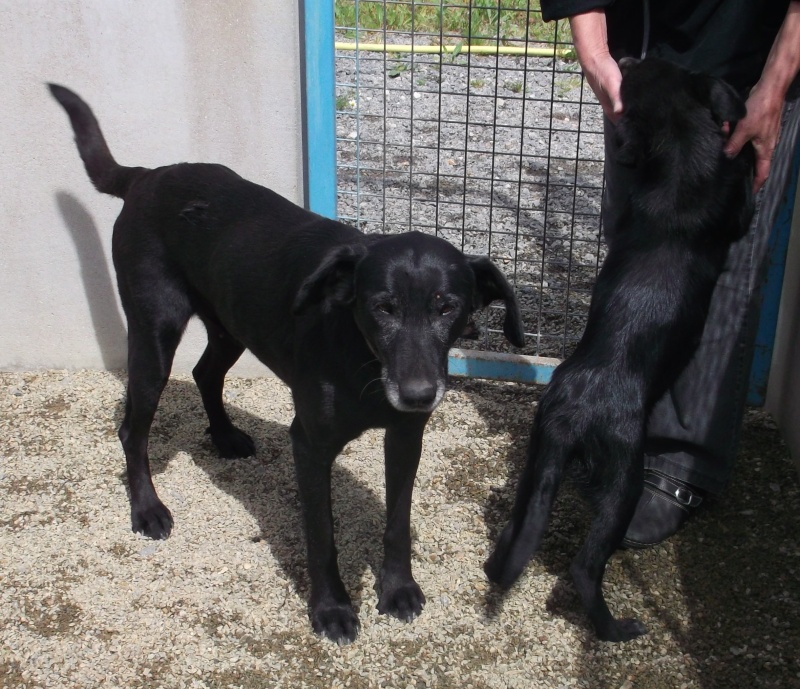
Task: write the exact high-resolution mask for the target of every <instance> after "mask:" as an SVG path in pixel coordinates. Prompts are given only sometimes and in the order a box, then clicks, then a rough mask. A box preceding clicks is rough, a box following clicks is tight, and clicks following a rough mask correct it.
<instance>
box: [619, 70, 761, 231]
mask: <svg viewBox="0 0 800 689" xmlns="http://www.w3.org/2000/svg"><path fill="white" fill-rule="evenodd" d="M619 66H620V71H621V72H622V86H621V97H622V103H623V107H624V109H623V114H622V117H621V119H620V120H619V122H618V123H617V125H616V127H615V131H616V137H617V144H618V150H617V160H618V161H619V162H620V163H621V164H623V165H629V166H635V167H637V170H638V174H637V176H636V178H635V179H636V182H635V185H636V187H637V191H636V193H635V194H633V195H632V198H635V199H636V203H637V205H638V207H639V208H640V209H643V210H645V212H647V213H648V214H649V216H650V217H651V218H656V219H657V218H661V219H669V220H670V221H671V222H672V225H673V227H681V228H683V229H684V231H686V232H694V231H695V230H700V229H701V228H708V227H712V226H713V227H715V228H717V229H718V230H719V233H718V237H719V238H724V239H726V240H728V241H733V240H735V239H737V238H739V237H741V236H742V235H743V234H744V233H745V232H746V231H747V227H748V225H749V223H750V217H751V216H752V211H753V194H752V176H753V168H754V153H753V148H752V146H751V145H750V144H747V145H746V146H745V147H744V149H743V150H742V152H741V153H740V154H739V155H738V156H736V158H735V159H733V160H731V159H729V158H728V157H727V156H726V155H725V153H724V152H723V149H724V146H725V141H726V136H727V135H726V133H725V130H724V128H723V124H724V123H728V125H729V127H728V131H733V129H734V128H735V126H736V123H737V122H738V121H739V120H740V119H742V118H743V117H744V116H745V115H746V113H747V110H746V108H745V104H744V102H743V101H742V99H741V98H740V97H739V95H738V94H737V93H736V91H735V90H734V89H733V88H732V87H731V86H730V85H729V84H727V83H726V82H725V81H723V80H721V79H717V78H714V77H711V76H708V75H706V74H699V73H696V72H690V71H688V70H686V69H683V68H681V67H678V66H676V65H673V64H671V63H669V62H665V61H663V60H658V59H654V58H647V59H645V60H636V59H633V58H623V59H622V60H620V63H619ZM694 236H695V237H697V238H698V239H709V238H711V235H709V233H708V232H707V231H702V232H695V233H694ZM715 236H717V235H715Z"/></svg>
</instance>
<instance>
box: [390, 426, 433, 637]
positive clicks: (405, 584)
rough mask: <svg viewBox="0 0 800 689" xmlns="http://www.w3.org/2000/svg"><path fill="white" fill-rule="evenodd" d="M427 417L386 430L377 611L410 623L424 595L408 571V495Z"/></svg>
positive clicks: (418, 609)
mask: <svg viewBox="0 0 800 689" xmlns="http://www.w3.org/2000/svg"><path fill="white" fill-rule="evenodd" d="M426 422H427V417H420V415H417V414H415V415H413V416H410V417H409V419H407V420H405V421H404V422H403V423H401V424H398V425H397V426H390V427H389V428H387V429H386V437H385V440H384V455H385V472H386V530H385V532H384V535H383V553H384V554H383V565H382V567H381V576H380V595H379V598H378V612H380V613H382V614H388V615H392V616H394V617H397V618H398V619H401V620H404V621H406V622H410V621H411V620H413V619H414V618H415V617H417V615H419V614H420V613H421V612H422V608H423V606H424V605H425V596H424V594H423V593H422V589H420V587H419V585H418V584H417V582H416V581H414V576H413V574H412V573H411V497H412V492H413V490H414V478H415V476H416V474H417V467H418V466H419V458H420V455H421V453H422V436H423V432H424V430H425V424H426Z"/></svg>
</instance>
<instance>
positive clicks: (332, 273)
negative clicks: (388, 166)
mask: <svg viewBox="0 0 800 689" xmlns="http://www.w3.org/2000/svg"><path fill="white" fill-rule="evenodd" d="M495 300H502V301H504V302H505V307H506V314H505V322H504V325H503V332H504V333H505V336H506V337H507V338H508V340H509V341H510V342H511V343H512V344H514V345H516V346H522V344H523V341H524V336H523V329H522V321H521V318H520V313H519V306H518V304H517V301H516V298H515V296H514V292H513V289H512V288H511V285H510V284H509V283H508V281H507V280H506V279H505V277H504V276H503V274H502V273H501V272H500V270H499V269H498V268H497V266H495V265H494V264H493V263H492V262H491V261H490V260H489V259H487V258H485V257H472V256H466V255H464V254H463V253H462V252H460V251H459V250H458V249H456V248H455V247H454V246H452V245H451V244H450V243H449V242H446V241H445V240H443V239H440V238H437V237H432V236H430V235H425V234H422V233H420V232H406V233H403V234H399V235H381V236H377V235H375V236H369V237H368V238H367V241H366V242H364V243H359V244H354V245H348V246H343V247H339V248H337V249H336V250H334V251H333V252H332V253H331V254H330V255H328V256H327V257H326V258H325V259H324V260H323V262H322V263H321V265H320V266H319V268H318V269H317V270H316V271H315V272H314V274H313V275H311V276H310V277H309V278H308V280H306V282H305V284H304V285H303V286H302V288H301V289H300V291H299V292H298V295H297V299H296V301H295V312H296V313H299V312H301V311H303V310H305V309H306V308H308V307H309V306H312V305H313V304H319V303H321V302H326V303H327V304H329V305H338V306H347V307H348V308H351V309H352V310H353V313H354V317H355V320H356V323H357V324H358V327H359V329H360V331H361V333H362V334H363V336H364V339H365V340H366V342H367V345H368V346H369V348H370V350H371V351H372V353H373V354H374V355H375V357H376V358H377V359H378V361H379V362H380V364H381V368H382V379H383V386H384V390H385V392H386V397H387V399H388V400H389V402H390V403H391V405H392V406H393V407H394V408H395V409H398V410H400V411H416V412H425V413H428V412H431V411H433V409H435V408H436V406H437V405H438V404H439V402H440V401H441V400H442V397H443V395H444V391H445V382H446V379H447V354H448V350H449V349H450V347H452V346H453V344H454V343H455V341H456V340H457V339H458V338H459V337H460V336H462V334H464V333H465V331H467V330H468V329H469V328H470V325H471V315H472V313H473V312H474V311H476V310H477V309H482V308H484V307H485V306H487V305H488V304H489V303H491V302H493V301H495Z"/></svg>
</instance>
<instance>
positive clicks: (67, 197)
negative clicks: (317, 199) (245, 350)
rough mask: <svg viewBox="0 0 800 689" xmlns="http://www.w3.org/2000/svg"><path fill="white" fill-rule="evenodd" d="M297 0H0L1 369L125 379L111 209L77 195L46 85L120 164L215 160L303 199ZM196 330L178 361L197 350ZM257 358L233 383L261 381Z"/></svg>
mask: <svg viewBox="0 0 800 689" xmlns="http://www.w3.org/2000/svg"><path fill="white" fill-rule="evenodd" d="M298 4H299V3H298V2H294V1H293V0H225V1H224V2H218V1H214V0H136V1H135V2H131V1H130V0H58V1H57V2H55V1H53V0H3V2H0V83H2V98H0V121H2V138H0V142H1V143H0V180H2V186H1V187H0V368H2V369H37V368H65V367H66V368H77V367H85V368H121V367H123V366H124V364H125V355H126V343H125V323H124V318H123V316H122V311H121V309H120V307H119V305H118V300H117V295H116V289H115V287H114V284H115V283H114V273H113V268H112V266H111V261H110V239H111V227H112V225H113V222H114V219H115V218H116V215H117V213H118V212H119V209H120V208H121V205H122V204H121V201H119V200H118V199H114V198H111V197H108V196H104V195H101V194H99V193H97V192H96V191H95V190H94V188H93V187H92V186H91V184H90V183H89V181H88V179H87V177H86V173H85V172H84V169H83V165H82V163H81V161H80V159H79V157H78V154H77V150H76V148H75V145H74V143H73V140H72V131H71V129H70V127H69V123H68V120H67V118H66V115H65V113H64V112H63V111H62V110H61V108H60V107H59V106H58V104H57V103H56V102H55V101H54V100H53V99H52V98H51V96H50V94H49V92H48V91H47V89H46V87H45V82H48V81H55V82H58V83H61V84H63V85H65V86H68V87H70V88H72V89H73V90H75V91H76V92H77V93H79V94H80V95H81V96H82V97H83V98H84V99H85V100H86V101H87V102H88V103H89V104H90V105H91V106H92V108H93V109H94V111H95V114H96V115H97V118H98V120H99V121H100V125H101V127H102V128H103V131H104V133H105V136H106V139H107V140H108V143H109V147H110V148H111V151H112V153H113V154H114V156H115V157H116V159H117V160H118V161H119V162H120V163H122V164H124V165H142V166H146V167H155V166H158V165H165V164H169V163H174V162H180V161H206V162H219V163H223V164H225V165H228V166H230V167H231V168H233V169H235V170H236V171H237V172H239V173H240V174H242V175H243V176H245V177H248V178H249V179H252V180H253V181H256V182H258V183H260V184H264V185H266V186H269V187H271V188H272V189H274V190H275V191H277V192H279V193H281V194H283V195H284V196H287V197H288V198H290V199H291V200H293V201H295V202H297V203H302V194H303V183H302V127H301V85H300V41H299V37H300V34H299V16H298V12H299V10H298ZM203 339H204V332H203V328H202V325H200V324H199V323H198V322H196V321H193V323H192V325H190V328H189V331H188V332H187V337H186V338H184V342H183V343H182V345H181V348H180V350H179V352H178V356H177V358H176V365H175V369H174V370H176V371H187V370H189V369H191V367H192V366H193V364H194V362H195V361H196V360H197V357H198V356H199V354H200V352H201V351H202V347H203ZM264 371H265V369H264V368H263V366H261V365H260V364H258V363H257V362H256V361H255V360H254V359H250V358H248V359H243V361H242V362H240V364H238V365H237V368H236V369H235V371H234V372H236V373H240V374H247V375H252V374H263V373H264Z"/></svg>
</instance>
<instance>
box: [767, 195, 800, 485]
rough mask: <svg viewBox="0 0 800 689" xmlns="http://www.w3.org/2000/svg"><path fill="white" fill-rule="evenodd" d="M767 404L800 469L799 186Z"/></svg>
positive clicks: (787, 256)
mask: <svg viewBox="0 0 800 689" xmlns="http://www.w3.org/2000/svg"><path fill="white" fill-rule="evenodd" d="M766 408H767V410H768V411H769V412H770V414H772V416H773V418H775V420H776V422H777V424H778V426H779V427H780V429H781V433H782V435H783V437H784V439H785V440H786V443H787V444H788V446H789V449H790V450H791V453H792V457H794V460H795V464H797V468H798V470H800V187H799V188H798V190H797V197H796V201H795V205H794V217H793V218H792V234H791V237H790V239H789V247H788V250H787V255H786V274H785V276H784V279H783V291H782V294H781V307H780V311H779V312H778V329H777V332H776V335H775V350H774V351H773V353H772V368H771V369H770V376H769V386H768V388H767V401H766Z"/></svg>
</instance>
